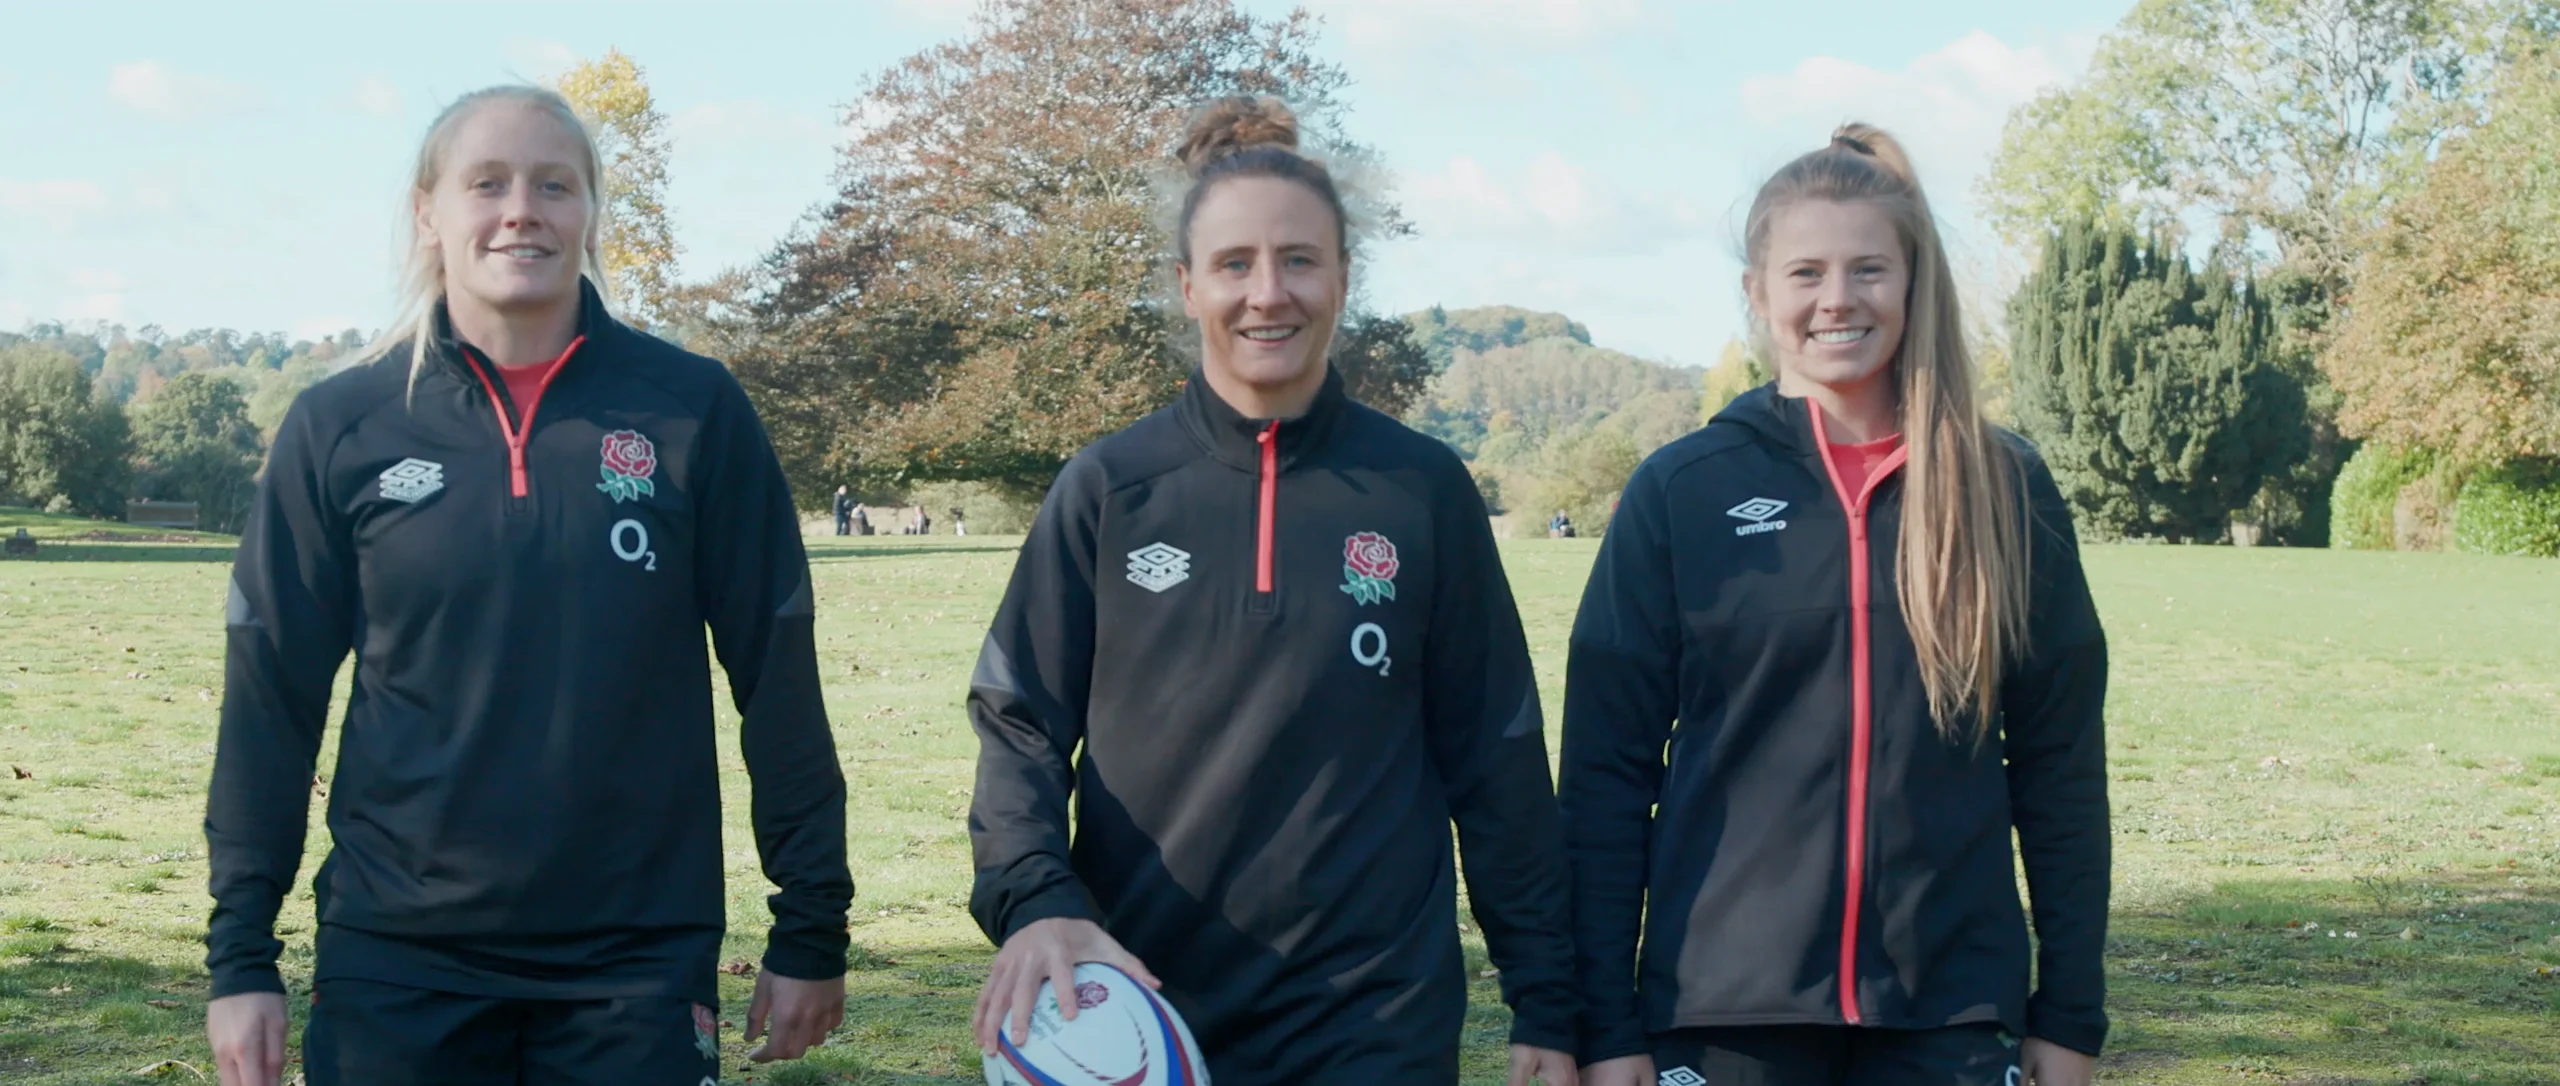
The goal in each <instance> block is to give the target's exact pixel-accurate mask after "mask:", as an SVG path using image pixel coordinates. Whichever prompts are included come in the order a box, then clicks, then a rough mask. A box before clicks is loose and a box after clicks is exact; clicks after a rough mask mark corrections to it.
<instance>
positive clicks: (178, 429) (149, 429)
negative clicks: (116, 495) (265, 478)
mask: <svg viewBox="0 0 2560 1086" xmlns="http://www.w3.org/2000/svg"><path fill="white" fill-rule="evenodd" d="M263 445H264V443H263V442H262V441H260V440H259V437H258V427H257V426H256V424H254V423H252V422H251V421H250V420H249V401H248V398H247V397H246V396H244V395H243V394H242V393H241V391H240V386H239V385H237V384H234V383H232V382H231V381H229V380H226V379H224V378H221V377H217V376H214V375H212V374H209V373H186V374H180V375H178V376H177V377H174V378H171V379H170V380H169V383H168V384H167V385H165V386H163V387H162V388H161V389H160V392H159V394H158V395H156V396H153V397H152V398H151V399H150V400H149V401H148V402H146V403H143V404H140V405H138V406H136V407H135V408H134V410H133V478H134V484H135V486H136V487H137V489H138V490H139V491H140V492H141V493H142V494H143V496H145V497H149V498H155V499H159V500H162V501H191V502H194V503H196V517H197V523H198V524H200V525H201V526H203V527H204V528H206V529H208V530H210V531H217V532H237V531H239V530H240V526H241V521H242V520H243V519H244V518H245V516H246V515H247V512H248V507H249V499H250V495H251V494H252V493H253V492H254V491H255V489H256V487H257V475H258V465H259V463H260V461H261V459H262V456H263V451H264V450H263Z"/></svg>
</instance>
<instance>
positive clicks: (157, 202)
mask: <svg viewBox="0 0 2560 1086" xmlns="http://www.w3.org/2000/svg"><path fill="white" fill-rule="evenodd" d="M132 192H133V203H134V206H136V207H139V208H141V209H143V210H145V211H158V212H164V213H165V212H171V211H176V210H178V186H177V185H176V184H175V183H174V182H170V181H164V180H153V179H146V180H138V181H135V182H134V183H133V185H132Z"/></svg>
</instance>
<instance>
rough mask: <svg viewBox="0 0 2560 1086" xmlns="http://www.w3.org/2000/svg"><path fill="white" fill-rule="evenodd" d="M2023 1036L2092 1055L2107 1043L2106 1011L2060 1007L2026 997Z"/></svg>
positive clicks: (2096, 1053) (2097, 1053) (2085, 1054)
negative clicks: (2025, 1026)
mask: <svg viewBox="0 0 2560 1086" xmlns="http://www.w3.org/2000/svg"><path fill="white" fill-rule="evenodd" d="M2027 1036H2029V1037H2034V1038H2037V1039H2039V1040H2045V1041H2051V1042H2053V1043H2054V1044H2058V1045H2061V1046H2062V1047H2064V1048H2068V1049H2070V1050H2072V1051H2074V1052H2077V1053H2080V1054H2081V1055H2083V1056H2093V1057H2094V1056H2097V1055H2099V1050H2100V1049H2103V1048H2105V1047H2106V1044H2107V1014H2106V1012H2105V1011H2103V1010H2100V1011H2086V1012H2071V1011H2064V1010H2060V1009H2058V1008H2055V1007H2053V1006H2051V1005H2049V1004H2045V1003H2042V1002H2039V1001H2035V1000H2030V1001H2028V1003H2027Z"/></svg>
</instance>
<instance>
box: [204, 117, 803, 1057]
mask: <svg viewBox="0 0 2560 1086" xmlns="http://www.w3.org/2000/svg"><path fill="white" fill-rule="evenodd" d="M600 173H601V171H600V169H599V167H598V163H597V158H596V149H595V144H594V142H593V141H592V140H591V139H589V138H588V135H587V131H586V129H585V127H584V126H583V125H581V124H580V123H579V120H578V118H577V116H576V114H575V113H574V112H572V111H571V109H570V107H569V104H568V103H567V102H566V101H564V100H563V99H561V97H560V96H559V95H557V94H554V93H552V92H550V91H546V90H540V89H537V88H532V87H498V88H493V89H490V90H485V91H481V92H478V93H476V94H472V95H469V96H466V97H464V98H463V99H461V100H460V101H458V102H456V103H454V104H453V105H452V106H451V107H450V108H448V109H446V110H445V111H444V113H443V114H442V115H441V116H439V117H438V118H437V119H436V121H435V124H434V125H433V126H432V127H431V128H430V129H429V130H428V133H427V138H426V142H425V145H424V146H423V147H422V148H421V149H420V152H419V156H418V165H417V172H416V177H415V182H414V187H413V191H412V192H411V194H410V211H411V214H412V217H413V222H414V233H413V235H412V237H413V241H412V247H411V250H410V253H409V261H408V275H407V277H406V282H405V284H404V295H403V297H404V301H405V306H404V311H403V315H402V317H401V319H400V320H399V322H398V323H397V324H396V325H395V326H394V328H393V330H392V332H391V333H389V334H387V335H386V336H385V337H384V338H383V340H382V341H381V342H380V343H379V344H377V345H376V347H375V348H374V349H373V350H372V351H370V352H369V353H368V354H367V355H365V356H363V357H361V358H360V359H359V360H358V362H357V364H356V365H354V366H353V367H352V368H350V369H348V370H346V371H345V372H342V373H339V374H337V375H336V376H333V377H331V378H330V379H328V380H327V381H324V382H322V383H321V384H319V385H317V386H315V387H313V388H312V389H311V390H309V391H308V392H305V393H304V394H303V395H302V396H301V397H300V398H299V399H298V400H296V401H295V403H294V405H293V408H292V410H291V411H290V412H289V413H288V414H287V415H286V418H285V420H284V423H283V425H282V426H281V427H280V428H279V430H278V432H277V435H276V438H275V442H274V447H273V451H272V453H271V454H270V459H269V462H268V465H267V470H266V475H265V477H264V478H263V479H262V480H261V481H260V484H259V487H258V496H257V501H256V505H255V507H254V508H253V510H252V512H251V514H250V518H249V523H248V529H247V531H246V533H245V534H244V535H243V536H242V538H241V543H240V553H239V558H238V561H237V563H236V564H235V565H234V567H233V570H232V581H231V602H230V607H229V617H228V627H229V646H228V652H227V658H226V662H225V672H224V684H223V701H222V726H221V734H220V741H219V746H218V747H217V748H216V754H215V758H214V771H213V783H212V787H211V796H210V801H209V804H208V808H207V811H206V815H205V835H206V838H207V842H208V845H209V851H210V854H211V859H212V868H213V880H212V890H213V896H214V900H215V905H214V910H213V917H212V921H211V932H210V935H209V938H208V946H209V949H208V952H207V954H206V965H207V966H208V967H209V968H210V969H211V971H212V974H213V993H212V994H213V1001H212V1003H211V1005H210V1006H209V1007H208V1008H207V1010H206V1016H205V1017H206V1022H205V1025H206V1032H207V1033H208V1035H209V1037H210V1039H211V1041H212V1044H213V1049H214V1055H215V1059H216V1062H217V1064H218V1065H219V1067H220V1073H221V1080H222V1083H223V1086H273V1084H274V1083H276V1082H277V1081H278V1079H279V1077H280V1075H281V1073H282V1070H283V1065H284V1062H285V1035H286V1028H287V1014H286V1010H285V1002H284V990H285V985H284V981H283V978H282V976H281V975H280V974H279V972H278V969H277V964H276V963H277V958H278V956H279V954H280V953H281V952H282V950H283V949H284V948H283V944H282V943H281V942H279V941H278V940H277V938H276V926H275V920H276V913H277V910H278V908H279V907H280V906H281V905H282V903H283V901H284V898H285V896H286V894H287V893H288V892H290V890H291V887H292V883H293V881H294V873H295V870H296V868H297V867H298V866H299V865H300V863H301V860H302V853H303V836H304V828H305V825H306V819H307V814H308V805H309V797H310V794H311V788H310V784H311V781H312V779H313V770H314V769H315V762H316V760H317V757H318V754H319V749H320V740H321V733H322V730H323V723H324V719H325V717H326V715H327V711H328V705H329V694H330V687H331V685H332V682H333V680H334V679H335V677H336V675H337V673H338V667H339V664H340V663H341V662H342V661H344V660H345V659H346V658H347V656H348V655H349V654H350V653H352V654H353V655H354V657H355V667H354V676H353V680H352V684H351V686H352V690H351V694H350V696H349V699H348V703H347V708H346V715H345V719H344V721H343V723H342V724H341V727H340V731H339V739H338V764H337V767H336V771H335V772H334V773H332V774H330V775H329V779H330V783H331V789H330V792H329V807H328V823H329V832H330V838H331V847H330V851H329V855H328V858H327V860H326V861H325V862H323V863H322V864H321V865H320V870H319V874H318V877H317V878H316V879H315V880H314V882H313V884H312V891H313V895H314V898H315V900H316V903H317V909H316V911H317V914H318V920H319V927H318V930H317V932H316V934H315V936H314V944H315V948H314V950H315V953H314V958H313V974H314V975H313V984H312V993H311V1012H310V1018H309V1022H308V1024H307V1027H306V1029H305V1032H304V1037H303V1042H304V1053H303V1064H304V1072H305V1075H306V1078H307V1080H308V1081H309V1082H310V1083H311V1086H341V1084H345V1086H404V1084H417V1086H426V1084H430V1083H432V1084H435V1086H457V1084H478V1083H489V1084H493V1086H494V1084H498V1083H507V1084H517V1083H524V1084H559V1086H568V1084H575V1083H594V1084H598V1086H603V1084H608V1083H610V1084H614V1086H632V1084H639V1086H701V1084H704V1083H709V1082H713V1081H715V1080H716V1079H717V1078H718V1077H719V1073H720V1067H719V1044H718V1028H719V1015H718V1012H717V1011H716V1010H715V1009H714V1008H715V1006H716V1005H717V1003H718V995H717V991H716V988H715V985H714V983H713V982H714V980H715V979H716V978H715V971H716V969H717V964H718V960H719V955H720V950H721V944H722V939H723V936H724V933H725V926H726V916H725V910H724V899H725V896H726V895H725V894H724V893H723V888H722V885H721V883H722V855H721V842H720V823H721V818H720V782H719V763H720V754H719V746H720V737H719V734H718V732H717V730H716V728H715V725H714V719H713V715H712V701H711V699H712V695H711V691H712V682H711V679H712V676H711V667H710V660H709V658H708V655H707V654H706V652H705V646H704V637H703V630H704V627H705V626H706V625H707V626H708V627H709V628H710V632H711V638H710V640H711V642H712V643H713V645H715V646H716V648H717V651H718V655H719V657H720V662H721V665H722V667H723V668H724V669H726V671H727V672H728V677H729V684H730V687H731V690H732V693H733V695H734V698H735V702H736V705H737V709H738V711H739V713H740V715H741V716H742V717H743V718H744V722H743V724H742V725H741V727H740V730H739V743H740V746H741V747H742V748H743V750H744V753H745V757H746V763H747V769H748V772H749V773H750V774H751V775H753V777H754V785H755V796H754V822H755V836H756V844H757V847H758V849H759V850H760V851H761V852H762V854H763V858H764V870H765V874H766V876H767V877H768V878H770V879H772V880H773V881H774V882H775V883H776V884H777V885H779V886H780V887H781V892H780V893H777V894H775V895H773V896H772V897H771V898H770V899H768V900H769V901H770V903H771V905H772V908H773V914H774V923H773V930H772V935H771V939H770V940H769V942H768V944H767V949H766V951H765V954H764V962H763V970H762V972H761V974H760V975H759V976H758V977H757V979H756V989H755V996H754V1000H753V1003H752V1004H751V1006H750V1008H749V1010H748V1013H747V1016H746V1017H747V1022H746V1036H747V1039H748V1040H750V1041H753V1040H755V1039H756V1037H757V1036H758V1035H759V1034H760V1033H762V1032H763V1031H764V1030H765V1029H766V1027H767V1026H768V1025H769V1026H770V1028H771V1035H770V1037H769V1038H768V1039H767V1040H766V1042H765V1044H764V1045H763V1047H761V1048H760V1049H758V1050H757V1051H756V1052H755V1053H753V1056H754V1058H757V1059H776V1058H780V1059H788V1058H793V1057H796V1056H798V1055H800V1054H801V1053H802V1052H803V1051H805V1050H806V1049H807V1048H808V1047H809V1046H810V1045H813V1044H816V1043H819V1042H820V1041H821V1040H823V1039H824V1038H825V1036H826V1034H827V1031H828V1030H830V1029H832V1028H833V1027H834V1026H835V1025H836V1024H837V1023H838V1022H839V1021H841V1019H842V1017H843V1008H844V979H843V976H844V952H845V945H846V933H845V910H846V907H847V905H848V904H849V903H850V899H851V897H852V894H853V884H852V880H851V878H850V877H849V875H848V874H847V871H846V867H845V844H844V778H843V774H842V772H841V770H840V769H839V768H838V765H837V762H836V756H835V749H834V741H833V739H832V737H831V736H830V734H829V731H828V727H827V719H826V712H825V708H824V706H823V705H822V703H821V701H820V697H819V685H818V672H817V658H816V650H815V647H814V644H813V639H812V635H811V631H810V626H811V619H812V612H811V607H810V590H809V574H808V562H807V559H806V557H805V556H804V555H803V554H802V552H801V546H800V533H799V518H798V516H797V515H796V513H795V511H794V509H793V505H792V501H791V493H790V489H789V487H788V486H787V485H786V484H785V483H784V481H783V477H782V469H781V465H780V464H779V462H778V461H777V460H776V458H775V456H774V453H773V449H772V446H771V445H770V443H769V442H768V441H767V439H766V437H765V433H764V429H763V427H762V425H761V424H760V423H759V422H758V421H757V419H756V413H755V410H754V408H752V407H751V406H749V405H748V403H747V399H746V396H745V394H744V393H743V392H742V391H740V389H739V387H738V384H737V382H736V381H734V380H732V379H731V378H730V377H729V374H728V371H727V370H726V369H725V368H723V367H722V366H721V365H720V364H719V363H717V362H714V361H712V360H710V359H707V358H701V357H698V356H695V355H692V354H688V353H686V352H684V351H681V350H678V349H676V348H675V347H673V346H670V345H668V344H666V343H664V342H661V341H659V340H657V339H654V338H651V337H649V336H647V335H645V334H643V333H640V332H637V331H634V330H632V329H631V328H628V327H626V326H624V325H623V324H622V323H621V322H619V321H617V320H615V319H614V317H613V315H612V313H611V312H610V311H609V309H608V308H607V305H606V300H605V298H604V296H603V294H602V292H601V291H600V290H599V288H598V286H597V283H598V282H600V281H601V276H600V269H599V267H598V260H597V239H598V237H599V236H600V234H601V229H602V223H601V221H600V216H601V214H602V209H603V206H604V203H603V194H602V193H601V191H600V190H599V182H600V180H601V177H600Z"/></svg>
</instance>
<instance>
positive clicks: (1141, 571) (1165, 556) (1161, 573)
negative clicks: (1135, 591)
mask: <svg viewBox="0 0 2560 1086" xmlns="http://www.w3.org/2000/svg"><path fill="white" fill-rule="evenodd" d="M1190 579H1191V552H1189V551H1186V550H1183V549H1181V548H1179V547H1170V546H1166V545H1165V544H1162V543H1149V544H1147V545H1146V546H1143V547H1140V548H1138V549H1136V550H1134V551H1130V552H1129V583H1130V584H1133V585H1136V586H1138V587H1140V588H1143V589H1146V590H1147V591H1149V592H1162V591H1164V590H1165V589H1168V588H1171V587H1173V586H1175V585H1178V584H1181V583H1182V582H1184V581H1187V580H1190Z"/></svg>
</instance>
